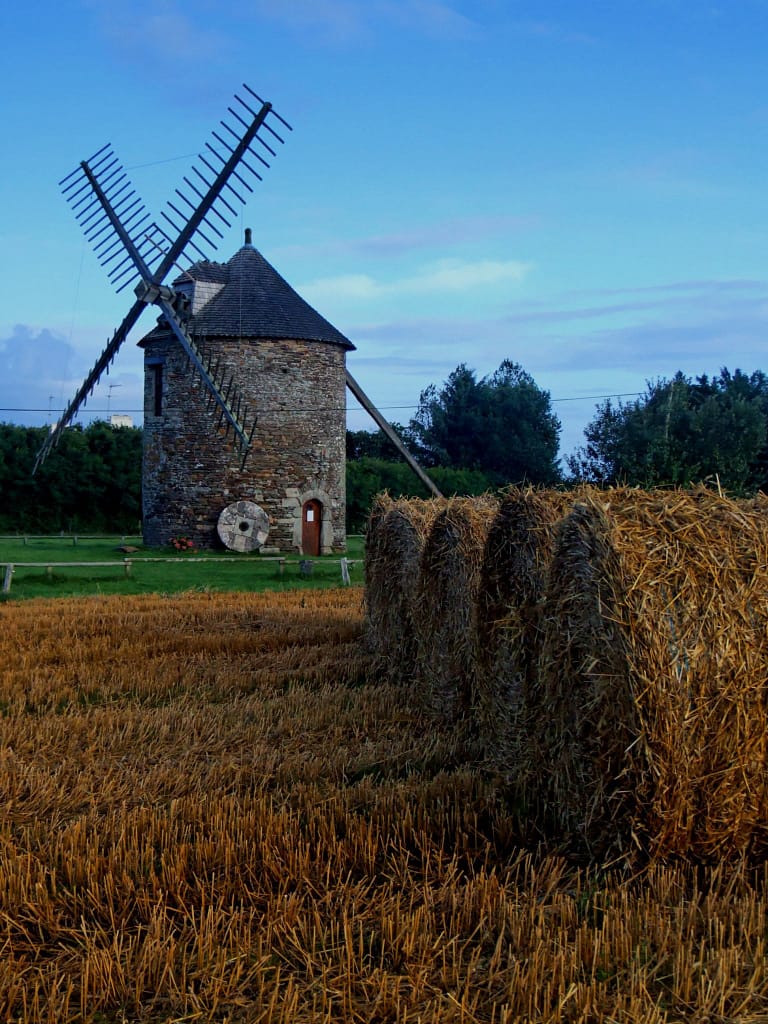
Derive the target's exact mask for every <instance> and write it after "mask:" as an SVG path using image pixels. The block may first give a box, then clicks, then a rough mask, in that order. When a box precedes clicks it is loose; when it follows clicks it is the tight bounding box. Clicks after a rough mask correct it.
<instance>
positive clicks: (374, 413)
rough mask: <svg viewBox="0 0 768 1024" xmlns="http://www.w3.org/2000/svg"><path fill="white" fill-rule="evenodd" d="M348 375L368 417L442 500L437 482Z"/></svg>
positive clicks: (350, 388)
mask: <svg viewBox="0 0 768 1024" xmlns="http://www.w3.org/2000/svg"><path fill="white" fill-rule="evenodd" d="M346 374H347V387H348V388H349V390H350V391H351V392H352V394H353V395H354V396H355V398H356V399H357V400H358V402H359V403H360V405H362V407H363V408H364V409H365V411H366V412H367V413H368V415H369V416H370V417H371V418H372V419H373V420H374V422H375V423H376V424H377V425H378V427H379V429H380V430H381V431H382V433H383V434H384V435H385V436H386V437H387V438H388V439H389V440H390V441H391V442H392V444H393V445H394V446H395V448H397V450H398V451H399V452H400V454H401V455H402V456H403V458H404V459H405V461H406V462H407V463H408V465H409V466H410V467H411V469H412V470H413V472H414V473H415V474H416V476H417V477H418V478H419V480H421V482H422V483H423V484H425V485H426V487H427V488H428V489H429V490H430V491H431V492H432V494H434V496H435V497H436V498H442V497H443V494H442V492H441V491H440V489H439V487H438V486H437V484H436V483H435V481H434V480H433V479H432V478H431V477H430V476H429V475H428V474H427V473H426V471H425V470H424V469H422V467H421V466H420V465H419V463H418V462H417V461H416V459H415V458H414V457H413V455H411V453H410V452H409V451H408V449H407V448H406V447H405V445H404V444H403V442H402V441H401V440H400V438H399V437H398V436H397V434H396V433H395V431H394V430H393V429H392V426H391V425H390V424H389V422H388V421H387V420H386V419H385V418H384V417H383V416H382V415H381V413H380V412H379V410H378V409H377V408H376V406H375V405H374V404H373V402H372V401H371V400H370V398H369V397H368V395H366V393H365V392H364V391H363V389H362V388H361V387H360V385H359V384H358V383H357V381H356V380H355V378H354V377H353V376H352V374H351V373H350V372H349V370H347V371H346Z"/></svg>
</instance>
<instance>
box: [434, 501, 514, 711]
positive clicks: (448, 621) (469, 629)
mask: <svg viewBox="0 0 768 1024" xmlns="http://www.w3.org/2000/svg"><path fill="white" fill-rule="evenodd" d="M497 511H498V501H497V500H496V499H495V498H493V497H490V496H488V495H483V496H481V497H479V498H451V499H449V501H448V502H447V504H446V505H445V507H444V508H443V509H442V510H441V511H440V512H439V513H438V515H437V516H436V518H435V520H434V523H433V524H432V529H431V530H430V532H429V536H428V537H427V540H426V543H425V545H424V551H423V553H422V556H421V562H420V566H419V580H418V587H417V592H416V603H415V605H414V626H415V632H416V644H417V673H416V684H417V686H416V691H417V697H418V698H419V699H420V700H421V702H422V704H423V706H424V708H425V709H426V710H427V711H429V712H431V713H433V714H435V715H437V716H438V717H440V718H441V719H443V720H448V721H451V720H454V719H457V718H459V717H462V716H465V715H466V714H467V713H468V712H469V711H470V710H471V708H472V705H473V702H474V676H475V657H474V638H473V617H474V606H475V600H476V597H477V590H478V586H479V583H480V568H481V566H482V562H483V553H484V550H485V542H486V538H487V536H488V531H489V529H490V527H491V523H492V522H493V518H494V516H495V515H496V513H497Z"/></svg>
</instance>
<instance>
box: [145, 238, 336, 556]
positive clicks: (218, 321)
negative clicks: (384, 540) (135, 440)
mask: <svg viewBox="0 0 768 1024" xmlns="http://www.w3.org/2000/svg"><path fill="white" fill-rule="evenodd" d="M249 235H250V233H249V232H246V244H245V245H244V246H243V247H242V248H241V249H240V250H239V251H238V252H237V253H235V255H234V256H233V257H232V258H231V259H230V260H229V262H228V263H225V264H221V263H213V262H207V261H204V262H199V263H196V264H194V265H193V266H192V267H190V269H189V271H188V272H186V273H185V274H183V275H182V276H181V277H180V278H178V279H177V280H176V281H175V282H174V286H175V288H176V290H177V292H179V293H181V294H182V295H183V296H184V301H185V304H188V309H187V312H186V315H187V322H186V324H187V330H188V331H189V332H190V333H191V334H192V335H193V336H194V337H195V339H196V341H197V343H198V344H199V345H200V346H201V347H202V348H203V349H204V350H205V351H206V352H208V353H210V354H211V355H212V356H213V359H214V361H216V362H218V363H220V366H221V367H222V370H223V371H224V372H225V374H226V377H227V378H228V377H229V376H233V377H234V379H235V382H236V384H237V388H238V391H239V393H240V394H241V395H242V396H243V400H244V402H245V403H246V404H247V406H248V408H249V410H250V411H251V412H252V413H255V414H256V416H257V417H258V422H257V426H256V430H255V433H254V436H253V439H252V442H251V447H250V450H249V452H248V455H247V458H246V460H245V464H244V465H242V459H241V456H240V454H239V452H238V450H237V448H236V447H235V446H233V444H232V440H231V437H230V438H226V437H225V436H224V432H223V431H217V430H216V419H215V417H213V418H212V417H211V414H210V412H209V411H208V408H207V397H208V394H207V389H206V387H205V385H204V384H203V383H202V382H201V381H200V379H199V377H198V376H197V375H196V374H195V373H194V371H193V369H192V368H191V367H190V366H189V365H188V362H187V357H186V354H185V353H184V351H183V350H182V348H181V347H180V345H179V344H178V343H177V341H176V340H175V338H174V337H173V336H172V334H171V332H170V330H169V329H168V327H167V325H165V324H164V322H163V321H162V320H161V321H159V322H158V325H157V327H156V328H155V329H154V330H153V331H152V332H151V333H150V334H148V335H147V336H146V337H144V338H143V339H142V341H141V342H140V343H139V344H140V345H141V347H142V348H143V349H144V366H145V371H144V460H143V479H142V484H143V522H144V542H145V544H147V545H149V546H153V547H154V546H162V545H166V544H168V543H169V542H170V540H171V538H172V537H178V536H186V537H189V538H190V539H191V540H193V541H194V543H195V544H196V545H197V546H199V547H202V548H210V547H216V546H219V545H220V544H221V542H220V540H219V537H218V533H217V528H216V527H217V523H218V520H219V516H220V515H221V513H222V511H223V510H224V509H225V508H226V507H227V506H230V505H232V504H234V503H236V502H242V501H248V502H253V503H255V504H256V505H258V506H260V507H261V508H262V509H263V510H264V512H265V513H266V514H267V516H268V517H269V535H268V537H267V539H266V541H265V544H264V546H263V547H262V549H261V550H262V551H264V552H267V551H281V552H297V551H301V552H303V553H305V554H309V555H312V554H327V553H331V552H333V551H342V550H344V548H345V546H346V535H345V437H346V433H345V432H346V418H345V399H346V391H345V388H346V382H345V360H346V353H347V352H348V351H349V350H351V349H353V348H354V346H353V345H352V343H351V342H350V341H349V340H348V339H347V338H345V337H344V335H343V334H341V333H340V332H339V331H337V330H336V328H335V327H333V326H332V324H330V323H329V322H328V321H327V320H325V319H324V318H323V317H322V316H320V314H319V313H317V312H316V311H315V310H314V309H312V307H311V306H309V305H308V304H307V303H306V302H305V301H304V300H303V299H302V298H301V296H299V295H298V294H297V293H296V292H295V291H294V290H293V289H292V288H291V287H290V285H289V284H288V283H287V282H286V281H285V280H284V279H283V278H282V277H280V275H279V274H278V273H277V271H276V270H275V269H274V268H273V267H272V266H270V264H269V263H268V262H267V261H266V260H265V259H264V257H263V256H262V255H261V254H260V253H259V252H258V251H257V250H256V249H255V248H254V247H253V246H252V245H251V244H250V237H249Z"/></svg>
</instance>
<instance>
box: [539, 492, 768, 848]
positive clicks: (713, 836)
mask: <svg viewBox="0 0 768 1024" xmlns="http://www.w3.org/2000/svg"><path fill="white" fill-rule="evenodd" d="M767 536H768V531H767V529H766V517H765V513H764V512H761V511H760V509H759V507H758V506H756V505H755V504H754V503H752V504H751V505H747V504H746V503H744V504H739V503H737V502H734V501H731V500H728V499H727V498H724V497H721V496H718V495H716V494H712V493H710V492H707V491H705V490H698V491H695V492H687V493H684V492H653V493H645V492H642V491H635V490H616V491H612V492H607V493H605V494H599V493H595V494H592V495H591V496H584V497H583V500H582V501H580V502H579V503H578V504H576V505H575V506H574V508H573V509H572V511H571V512H570V513H569V514H568V515H567V516H566V517H565V518H564V519H563V521H562V522H561V524H560V527H559V530H558V537H557V543H556V548H555V552H554V556H553V560H552V565H551V573H550V579H549V583H548V588H547V593H546V597H545V601H546V607H545V616H544V622H543V645H542V654H541V659H540V670H539V674H538V679H537V683H536V685H535V687H534V691H533V693H532V694H531V722H532V725H533V727H534V729H535V732H536V736H535V742H536V743H537V744H538V746H539V749H541V751H542V754H543V759H542V764H543V765H545V766H546V768H545V769H543V771H542V778H541V780H540V789H539V799H538V813H539V815H540V820H541V822H542V823H543V824H544V826H545V827H546V828H547V829H549V830H550V831H553V832H554V834H555V835H556V836H557V837H558V838H563V837H567V838H569V839H571V840H572V841H574V842H575V844H576V845H577V846H578V847H579V848H582V849H585V850H587V851H588V852H590V853H591V854H593V855H596V856H599V857H601V858H605V857H607V856H611V855H612V854H623V855H626V854H627V853H628V852H629V851H630V850H631V848H633V847H634V848H635V849H637V848H639V849H641V850H643V851H644V852H645V853H647V854H650V855H651V856H659V857H668V856H675V855H683V856H687V857H694V858H696V859H700V860H705V861H707V860H718V859H723V858H727V857H730V856H738V855H741V854H744V853H751V854H753V855H760V854H761V852H764V851H765V849H766V839H767V838H768V806H767V805H766V726H767V725H768V722H767V721H766V665H767V664H768V661H767V655H768V642H767V637H768V573H767V571H766V565H767V564H768V545H767V543H766V538H767Z"/></svg>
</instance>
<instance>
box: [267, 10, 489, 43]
mask: <svg viewBox="0 0 768 1024" xmlns="http://www.w3.org/2000/svg"><path fill="white" fill-rule="evenodd" d="M255 11H256V13H257V15H258V16H259V17H263V18H269V19H271V20H273V21H277V22H280V23H282V24H284V25H286V26H287V27H289V28H290V29H292V30H294V31H296V32H301V33H305V32H307V31H308V30H309V31H312V32H313V34H314V36H315V38H316V37H317V34H318V33H319V34H320V36H321V38H325V39H326V40H327V41H332V42H336V43H344V42H351V41H355V40H359V39H360V38H361V37H365V36H370V35H372V34H373V33H374V32H375V29H376V25H377V24H380V23H382V22H384V23H387V22H388V23H390V24H394V25H397V26H398V27H399V28H404V29H405V30H412V31H416V32H420V33H423V34H425V35H430V36H453V37H457V36H458V37H464V36H466V35H468V34H474V33H475V32H476V31H477V27H476V25H475V23H474V22H473V21H472V19H471V18H469V17H467V15H465V14H462V13H461V11H459V10H457V6H456V4H453V3H448V2H446V0H366V2H365V3H361V2H360V0H282V2H281V3H278V4H276V3H274V2H272V0H257V2H256V3H255Z"/></svg>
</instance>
